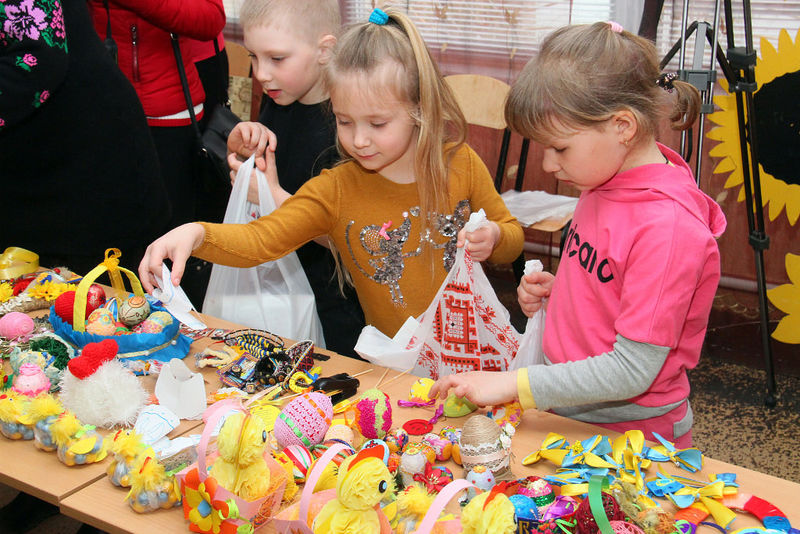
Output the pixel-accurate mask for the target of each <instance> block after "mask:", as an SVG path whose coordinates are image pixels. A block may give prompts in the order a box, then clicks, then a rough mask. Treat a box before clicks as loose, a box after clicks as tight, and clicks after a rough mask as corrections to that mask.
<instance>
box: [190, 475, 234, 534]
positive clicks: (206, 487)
mask: <svg viewBox="0 0 800 534" xmlns="http://www.w3.org/2000/svg"><path fill="white" fill-rule="evenodd" d="M217 488H218V486H217V481H216V480H215V479H213V478H211V477H209V478H206V479H205V480H204V481H202V482H201V481H200V478H199V475H198V473H197V469H196V468H195V469H192V470H191V471H190V472H189V473H187V474H186V479H185V480H184V488H183V493H184V501H183V502H184V505H183V509H184V514H185V515H186V518H187V519H188V520H189V521H190V522H191V523H192V525H193V526H196V527H197V528H198V529H199V532H213V533H214V534H219V532H220V529H221V525H222V516H221V515H220V514H219V513H218V511H217V510H216V509H215V505H219V504H224V503H220V502H219V501H214V495H215V494H216V492H217Z"/></svg>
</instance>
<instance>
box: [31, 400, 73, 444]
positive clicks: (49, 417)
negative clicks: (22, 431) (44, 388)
mask: <svg viewBox="0 0 800 534" xmlns="http://www.w3.org/2000/svg"><path fill="white" fill-rule="evenodd" d="M26 411H27V413H26V418H27V419H28V421H30V422H31V423H33V444H34V445H35V446H36V448H37V449H39V450H41V451H45V452H52V451H54V450H56V444H55V442H54V441H53V434H52V432H51V430H50V428H51V425H52V424H53V421H55V420H56V419H57V418H58V416H59V415H61V413H63V412H64V407H63V406H62V405H61V403H60V402H59V401H58V399H56V398H55V397H53V396H52V395H50V394H43V395H39V396H37V397H34V398H32V399H31V401H30V402H29V403H28V407H27V410H26Z"/></svg>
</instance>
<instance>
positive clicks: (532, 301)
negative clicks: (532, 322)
mask: <svg viewBox="0 0 800 534" xmlns="http://www.w3.org/2000/svg"><path fill="white" fill-rule="evenodd" d="M554 281H555V276H553V274H552V273H548V272H546V271H541V272H536V273H530V274H526V275H525V276H523V277H522V280H520V283H519V287H518V288H517V301H519V307H520V308H521V309H522V313H524V314H525V315H527V316H528V317H533V314H534V313H536V312H537V311H539V309H540V308H541V307H542V305H543V303H544V299H546V298H548V297H549V296H550V292H551V291H552V289H553V282H554Z"/></svg>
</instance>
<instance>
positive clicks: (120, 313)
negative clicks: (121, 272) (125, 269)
mask: <svg viewBox="0 0 800 534" xmlns="http://www.w3.org/2000/svg"><path fill="white" fill-rule="evenodd" d="M149 315H150V304H149V303H148V302H147V299H146V298H144V297H140V296H139V295H133V296H131V297H128V298H127V299H125V300H123V301H122V302H120V303H119V308H118V310H117V317H118V318H119V321H120V322H121V323H122V324H124V325H126V326H134V325H137V324H139V323H141V322H142V321H144V320H145V319H147V317H148V316H149Z"/></svg>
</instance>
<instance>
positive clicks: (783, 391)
mask: <svg viewBox="0 0 800 534" xmlns="http://www.w3.org/2000/svg"><path fill="white" fill-rule="evenodd" d="M545 263H546V262H545ZM555 264H557V262H554V265H553V268H555V267H556V265H555ZM489 274H490V279H491V280H492V284H493V285H494V287H495V290H496V292H497V294H498V296H499V297H500V300H501V301H502V302H503V303H504V304H505V305H506V307H508V308H509V310H510V311H511V314H512V322H514V323H515V325H516V326H518V327H520V328H521V325H522V324H524V316H523V315H522V314H521V312H520V311H519V307H518V306H517V304H516V287H515V284H514V282H513V276H512V274H511V272H510V270H504V269H500V270H493V271H492V272H490V273H489ZM780 316H781V314H780V312H776V311H775V310H771V315H770V317H771V319H772V320H773V322H772V323H771V325H770V329H772V328H774V326H775V322H774V321H777V320H778V319H779V318H780ZM758 324H759V316H758V307H757V299H756V298H755V295H753V294H750V293H742V292H737V291H732V290H727V289H720V290H719V291H718V294H717V298H716V299H715V302H714V308H713V310H712V313H711V317H710V320H709V329H708V334H707V336H706V343H705V346H704V354H703V357H702V359H701V361H700V364H699V365H698V366H697V368H696V369H694V370H692V371H691V372H690V374H689V379H690V381H691V384H692V394H691V403H692V408H693V410H694V414H695V422H694V441H695V446H696V447H698V448H699V449H700V450H701V451H703V452H704V453H705V454H706V455H708V456H711V457H713V458H716V459H719V460H724V461H726V462H730V463H733V464H736V465H741V466H743V467H747V468H749V469H753V470H756V471H761V472H764V473H769V474H771V475H774V476H777V477H780V478H785V479H788V480H793V481H795V482H798V483H800V447H798V446H797V443H798V442H800V347H799V346H797V345H784V344H781V343H778V342H775V341H773V342H772V347H773V352H774V361H775V370H776V378H777V392H778V402H777V404H776V406H775V407H772V408H770V407H767V406H765V405H764V400H765V398H766V395H765V387H766V386H765V384H766V382H765V373H764V370H763V369H764V363H763V356H762V349H761V338H760V335H759V330H758ZM15 495H16V492H15V491H13V490H12V489H10V488H7V487H5V486H2V485H0V507H4V505H5V504H6V503H8V502H9V501H10V500H11V499H12V498H13V497H14V496H15ZM8 508H9V507H4V508H3V509H2V510H0V532H2V533H3V534H11V533H13V532H17V531H18V530H15V529H14V528H13V527H11V526H9V524H8V523H7V522H5V521H3V516H5V515H7V514H9V512H10V511H11V510H9V509H8ZM32 513H36V512H35V511H33V512H32ZM80 527H81V525H80V523H79V522H77V521H75V520H72V519H70V518H67V517H65V516H61V515H56V516H53V517H50V518H48V519H46V520H45V521H44V522H42V523H40V524H39V525H37V526H36V527H34V528H31V529H29V530H27V532H30V533H33V532H35V533H37V534H39V533H41V534H75V533H76V532H77V531H78V530H79V528H80ZM81 534H83V532H81Z"/></svg>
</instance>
